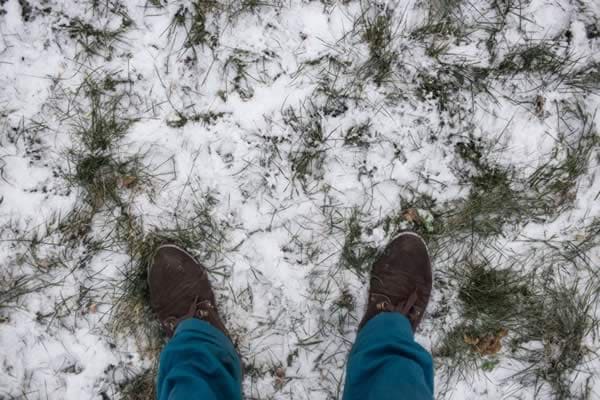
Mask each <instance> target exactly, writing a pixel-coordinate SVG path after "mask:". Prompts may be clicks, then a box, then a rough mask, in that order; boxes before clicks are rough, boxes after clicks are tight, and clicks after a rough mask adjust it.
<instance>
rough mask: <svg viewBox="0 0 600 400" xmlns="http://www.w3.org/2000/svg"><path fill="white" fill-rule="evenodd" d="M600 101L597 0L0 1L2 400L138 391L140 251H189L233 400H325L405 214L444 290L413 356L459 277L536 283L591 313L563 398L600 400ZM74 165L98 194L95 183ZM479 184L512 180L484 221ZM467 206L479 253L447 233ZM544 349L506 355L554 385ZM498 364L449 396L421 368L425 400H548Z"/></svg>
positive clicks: (504, 362) (457, 310) (545, 343)
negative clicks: (484, 273)
mask: <svg viewBox="0 0 600 400" xmlns="http://www.w3.org/2000/svg"><path fill="white" fill-rule="evenodd" d="M516 3H518V4H516ZM524 49H525V50H524ZM515 54H517V55H516V56H515ZM599 95H600V3H598V2H597V1H596V0H578V1H561V0H525V1H520V2H516V1H511V0H503V1H482V0H477V1H471V2H469V1H464V2H461V1H458V0H457V1H449V2H446V1H437V0H435V1H434V0H431V1H425V0H424V1H416V0H412V1H398V2H393V1H380V2H376V1H371V2H368V1H362V2H361V1H337V2H336V1H300V0H282V1H276V0H267V1H264V2H263V1H232V2H225V1H219V2H211V1H199V0H198V1H192V0H185V1H184V0H177V1H175V0H173V1H172V0H167V1H161V0H156V1H150V0H147V1H144V0H139V1H138V0H114V1H111V0H84V1H76V0H71V1H60V0H38V1H27V0H0V237H1V240H0V290H1V291H2V293H0V349H1V351H0V360H1V369H0V399H17V398H18V399H21V398H22V399H38V398H39V399H42V398H43V399H113V398H115V399H116V398H122V397H128V396H129V398H136V397H133V395H132V394H131V393H130V392H131V387H132V382H133V383H139V380H136V377H138V376H146V377H150V382H151V377H152V375H151V374H152V370H153V369H152V368H153V367H154V365H155V360H156V354H157V350H158V349H159V347H160V343H159V344H158V346H157V344H156V342H155V341H154V340H153V339H151V338H150V336H148V337H146V336H145V333H146V332H154V331H153V329H154V328H155V325H154V324H153V323H152V322H150V321H148V320H147V319H146V316H147V315H148V314H147V311H148V310H147V309H144V303H143V288H142V289H139V290H141V291H142V300H140V298H134V299H133V300H131V299H130V297H131V296H133V297H135V294H134V295H132V294H131V292H132V289H131V287H132V286H133V287H135V285H136V283H139V282H137V281H136V282H133V283H132V279H134V280H135V279H138V278H139V277H140V276H143V272H142V271H141V270H140V266H141V265H143V260H141V261H140V260H139V259H138V260H136V259H135V258H136V257H139V256H140V254H145V253H144V252H143V251H142V250H139V249H138V247H136V245H140V243H142V242H144V240H146V239H147V238H148V237H177V238H179V239H181V240H183V239H182V238H183V237H185V238H188V240H191V241H192V242H194V240H200V239H199V238H203V239H204V240H203V241H202V243H200V242H198V243H196V245H193V244H192V246H191V247H190V249H189V250H190V251H192V252H194V254H196V255H197V256H198V258H199V259H201V260H203V262H205V264H206V266H207V267H208V268H210V270H211V271H212V273H211V278H212V280H213V283H214V285H215V288H216V290H217V293H218V297H219V300H220V308H221V312H222V314H223V316H224V319H225V320H226V322H227V326H228V328H229V329H230V331H231V332H232V336H233V338H234V341H235V342H236V344H237V345H238V347H239V350H240V353H241V355H242V357H243V359H244V364H245V367H246V375H245V381H244V391H245V395H246V397H247V398H256V399H258V398H261V399H263V398H274V399H332V398H338V397H339V396H340V393H341V391H342V390H343V379H344V367H345V361H346V357H347V354H348V351H349V349H350V347H351V345H352V343H353V339H354V337H355V332H356V326H357V324H358V321H359V320H360V318H361V315H362V311H363V307H364V305H365V300H366V299H365V294H366V288H367V283H368V274H367V273H366V271H368V261H369V260H370V259H371V257H370V255H372V252H373V251H375V249H376V248H380V247H381V246H383V245H384V244H385V243H386V241H387V240H389V239H390V237H391V236H393V234H394V233H396V231H397V228H398V226H396V225H397V224H398V223H399V221H400V220H403V222H400V224H401V225H402V224H406V223H410V222H411V221H412V222H414V218H413V217H411V216H410V215H411V214H410V213H409V214H408V217H407V214H402V213H401V211H402V210H403V209H406V208H410V209H412V208H417V209H419V216H420V217H419V219H424V220H426V222H425V223H424V224H423V225H424V226H425V228H424V229H425V230H426V231H427V232H429V234H430V235H429V237H430V239H431V240H432V244H431V247H432V251H433V252H434V268H435V270H436V282H435V287H434V289H435V294H434V298H433V300H432V304H431V305H430V309H429V312H428V314H427V316H426V320H425V322H424V323H423V326H422V328H421V330H420V332H419V333H418V334H417V339H418V341H419V342H420V343H422V344H423V345H424V346H425V347H427V348H428V349H432V350H434V349H435V348H436V346H439V344H440V343H441V342H442V341H443V340H444V335H446V334H447V333H448V330H449V328H448V327H449V326H455V325H458V321H459V320H460V319H461V318H462V317H461V315H462V314H461V312H462V306H461V303H460V301H459V300H458V299H457V291H458V290H459V287H460V286H461V283H460V282H458V283H457V281H456V275H455V273H456V268H457V264H456V263H457V260H462V258H461V257H463V256H464V255H465V254H466V253H468V256H469V259H472V258H475V259H478V260H483V259H485V260H487V261H486V262H488V263H490V265H493V268H497V269H503V268H507V267H509V268H511V269H513V270H515V271H518V272H519V273H524V274H534V275H535V274H537V273H538V270H539V271H542V270H543V271H544V272H545V273H546V272H548V271H549V270H552V271H554V272H552V273H551V275H549V276H550V277H549V278H547V280H549V281H552V282H554V281H557V282H562V283H564V282H566V283H565V284H566V285H567V286H569V285H571V286H572V287H575V288H577V290H580V292H581V293H584V292H585V295H586V296H588V295H589V296H588V297H586V299H588V300H589V303H590V307H589V308H587V309H579V310H578V311H579V312H581V313H585V314H586V315H588V316H589V318H588V319H586V322H585V323H583V325H585V327H582V332H583V334H582V335H581V337H580V339H581V346H580V347H577V346H579V343H577V344H575V346H576V347H577V350H576V351H575V352H576V353H578V354H580V355H581V358H578V359H577V362H576V365H574V366H572V367H571V368H567V372H566V374H565V375H561V379H563V380H564V381H565V382H567V384H568V387H569V388H570V389H571V392H570V393H568V394H565V393H563V394H562V395H563V396H565V397H569V396H581V398H590V399H598V398H600V382H599V379H598V371H600V362H598V360H597V355H595V353H597V352H598V351H600V341H599V339H598V333H599V332H598V329H597V328H598V325H597V323H596V322H595V321H596V319H600V314H599V313H598V310H597V296H598V292H599V288H600V277H599V276H598V267H599V266H600V243H599V241H600V240H599V239H600V238H598V235H599V234H600V222H599V221H600V220H599V218H600V170H599V165H600V158H599V157H600V153H599V152H598V148H599V144H600V140H599V136H598V131H597V124H598V123H600V116H599V114H598V113H597V112H596V111H597V110H598V108H599V107H600V97H599ZM98 120H103V121H104V120H109V122H112V123H114V124H113V125H110V126H101V127H100V128H98ZM94 124H95V125H94ZM119 124H121V126H122V129H121V128H115V126H117V125H119ZM96 128H98V129H113V130H115V132H122V135H120V134H118V135H115V136H114V137H111V138H110V143H108V144H104V145H102V144H101V145H97V143H96V144H94V143H92V144H90V142H89V140H88V139H86V135H89V134H90V132H92V131H94V129H96ZM119 129H121V130H119ZM100 136H102V135H101V134H100ZM465 149H466V150H465ZM90 156H94V157H101V159H102V160H110V161H107V164H104V167H102V168H107V169H110V168H113V169H115V168H116V169H117V170H118V174H117V175H118V176H117V177H116V178H115V179H116V180H114V181H113V180H111V179H112V178H107V180H106V181H103V180H102V179H101V178H98V176H99V175H98V172H97V171H93V172H92V175H93V177H92V178H90V179H87V178H86V177H85V176H84V175H85V171H83V167H82V166H81V165H82V160H83V161H86V160H88V159H89V157H90ZM86 157H88V158H86ZM102 157H109V158H102ZM95 160H98V158H96V159H95ZM481 171H484V172H486V173H487V175H485V174H484V172H481ZM498 171H503V172H502V173H499V172H498ZM507 171H508V172H507ZM107 173H110V171H109V172H107ZM490 173H491V176H492V177H497V176H510V184H509V185H508V186H506V187H507V188H508V187H510V193H511V195H510V196H507V197H506V199H505V201H501V202H499V204H498V205H497V207H498V213H499V214H500V215H501V217H500V218H497V217H498V215H496V213H495V210H494V209H492V210H490V209H487V208H486V204H489V203H486V201H487V200H486V199H488V197H485V194H486V193H485V192H486V191H488V192H490V193H491V192H494V191H495V190H496V191H497V190H498V189H497V188H498V185H501V184H503V183H502V182H504V181H503V180H502V179H503V178H502V179H499V180H498V179H491V178H490ZM94 174H96V175H94ZM482 174H483V175H482ZM100 175H102V173H101V174H100ZM86 176H87V175H86ZM481 176H484V177H486V179H488V178H489V179H491V181H485V182H483V183H481V179H480V180H477V177H481ZM474 177H475V178H474ZM86 179H87V180H86ZM482 179H483V178H482ZM82 182H83V183H82ZM86 182H87V184H90V182H92V185H91V186H86ZM489 182H492V183H489ZM498 182H501V183H500V184H499V183H498ZM111 185H112V186H111ZM478 185H479V186H478ZM486 185H488V186H486ZM489 185H491V186H489ZM113 186H115V187H116V189H114V191H111V190H112V189H111V187H113ZM477 190H481V191H482V193H483V194H482V195H481V196H483V197H476V198H483V199H484V203H486V204H483V205H481V204H479V205H478V206H477V208H476V209H477V210H478V211H477V213H476V214H473V215H471V214H469V218H471V217H472V218H471V219H472V221H471V222H472V223H473V224H474V225H477V227H482V226H487V225H486V221H491V222H490V225H491V227H487V228H486V229H485V232H480V231H479V230H478V229H476V228H473V229H470V228H469V229H466V228H465V229H463V228H464V227H462V228H461V227H457V226H454V225H456V224H458V223H459V222H461V221H462V219H461V216H464V212H463V211H461V210H462V208H461V207H463V206H464V204H465V203H464V201H466V200H465V199H471V200H472V199H473V196H474V193H475V194H477V193H476V191H477ZM513 191H514V193H513ZM98 193H100V195H98ZM107 193H108V194H107ZM494 193H495V192H494ZM477 195H478V194H477ZM98 196H100V197H101V198H98ZM478 196H479V195H478ZM515 199H516V200H515ZM471 200H469V201H471ZM509 201H515V203H514V205H513V204H512V203H511V205H510V206H509V205H507V204H506V203H507V202H509ZM538 203H543V205H539V204H538ZM426 204H429V207H428V206H426ZM468 204H470V205H471V206H473V203H472V202H471V203H468ZM493 206H494V207H496V205H493ZM473 207H475V206H473ZM473 209H474V208H469V209H468V212H473V213H474V211H473ZM82 215H83V216H82ZM86 216H87V217H86ZM399 217H401V218H400V220H399V219H398V218H399ZM491 217H493V220H490V218H491ZM86 218H87V219H86ZM429 218H431V219H429ZM482 220H483V221H482ZM390 221H391V222H390ZM457 221H458V222H457ZM438 222H439V224H445V225H444V227H443V228H440V229H439V230H437V228H435V226H437V225H436V224H437V223H438ZM395 224H396V225H395ZM390 226H391V227H390ZM357 229H358V234H357V235H354V236H353V235H352V232H354V233H356V231H357ZM494 229H495V230H497V231H496V232H492V233H490V230H494ZM174 232H175V233H174ZM474 232H475V233H474ZM152 235H154V236H152ZM475 237H477V245H474V243H475V239H474V238H475ZM144 243H145V242H144ZM185 244H188V245H189V243H185ZM140 246H141V245H140ZM469 249H470V250H469ZM469 251H470V253H469ZM569 252H571V253H569ZM567 253H568V254H575V255H572V256H568V255H567ZM357 260H358V261H357ZM458 267H460V265H459V266H458ZM453 274H454V275H453ZM540 274H542V272H540ZM459 275H460V273H459ZM544 276H546V275H544ZM142 281H143V280H142ZM536 282H538V281H536ZM571 286H569V287H571ZM542 293H545V292H543V291H542ZM590 299H591V300H590ZM543 312H545V311H544V309H541V310H540V313H543ZM552 315H556V314H552ZM548 318H554V317H553V316H549V317H548ZM124 319H125V321H124ZM541 319H542V320H543V316H541ZM128 322H129V323H128ZM132 325H133V326H132ZM588 325H589V329H588V328H587V327H588ZM508 329H509V332H508V335H509V338H510V337H511V335H513V331H518V329H519V327H517V328H516V329H514V328H513V327H512V326H511V327H509V328H508ZM548 329H549V328H548ZM552 332H554V331H552ZM516 333H518V332H516ZM516 333H515V334H516ZM152 334H153V333H148V335H152ZM575 336H576V335H575ZM542 337H543V340H534V339H533V338H532V339H531V340H530V341H526V342H525V343H520V344H521V348H522V349H523V348H524V349H535V348H540V346H541V348H542V350H541V354H544V356H543V357H542V360H541V361H540V363H541V364H544V362H546V363H548V362H550V363H552V362H558V363H559V364H560V362H561V360H562V361H564V363H565V364H568V362H567V361H565V357H568V356H567V355H565V354H562V353H560V354H558V355H557V354H553V353H552V349H553V348H554V349H558V350H557V351H559V352H560V351H561V349H564V348H565V347H564V346H562V347H561V343H562V341H564V340H565V337H553V336H547V335H545V334H544V333H542ZM567 337H568V338H569V339H571V338H572V336H567ZM538 339H539V338H538ZM507 340H508V339H507ZM467 341H468V340H467V338H466V337H465V342H467ZM467 351H469V352H470V353H469V354H471V356H473V354H474V353H475V352H474V350H473V349H470V350H467ZM513 353H514V352H513ZM513 353H511V350H509V349H508V346H503V348H502V350H500V352H498V353H497V354H496V353H495V352H494V354H486V355H481V358H482V360H483V361H481V362H479V361H477V362H476V364H475V367H474V368H473V369H472V370H467V369H465V370H464V371H463V370H460V371H454V372H456V373H455V374H454V375H452V376H451V378H450V380H448V379H449V378H448V376H449V375H448V368H445V366H446V367H448V366H450V368H458V367H456V366H453V365H454V364H452V363H451V361H449V360H446V358H447V357H445V355H447V354H445V355H444V354H442V353H439V352H436V351H434V355H436V365H437V370H436V371H437V373H436V379H437V382H436V385H437V390H438V397H439V398H457V399H463V398H464V399H470V398H473V399H474V398H489V399H504V398H523V399H528V398H534V397H536V396H538V397H539V398H553V397H560V395H559V394H557V390H556V387H555V386H552V385H551V384H548V383H546V382H545V381H544V379H539V380H538V381H535V380H534V381H532V380H529V379H528V378H524V376H523V375H522V374H518V373H519V372H520V371H521V372H522V371H527V370H528V368H529V367H530V366H531V365H532V363H534V360H533V359H532V358H529V359H528V358H526V356H525V358H523V357H521V356H520V355H519V356H518V357H517V356H516V355H515V354H513ZM526 354H529V353H526ZM532 354H533V353H532ZM536 354H537V353H536ZM474 357H475V358H477V357H478V355H477V354H475V355H474ZM549 360H550V361H549ZM557 360H558V361H557ZM461 365H462V364H461ZM462 367H465V366H464V365H462ZM462 367H461V368H462ZM465 368H466V367H465ZM537 377H538V378H539V376H537ZM146 383H147V381H146ZM142 386H143V384H142ZM146 386H147V385H146ZM136 390H138V396H142V397H137V398H143V396H144V394H143V393H146V392H144V391H143V389H136ZM123 393H126V394H123ZM585 396H587V397H585ZM578 398H579V397H578Z"/></svg>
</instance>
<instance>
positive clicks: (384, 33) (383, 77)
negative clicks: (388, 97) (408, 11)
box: [359, 6, 398, 86]
mask: <svg viewBox="0 0 600 400" xmlns="http://www.w3.org/2000/svg"><path fill="white" fill-rule="evenodd" d="M359 24H360V25H359V26H360V32H361V36H362V40H363V41H365V42H366V43H367V45H368V47H369V59H368V60H367V62H366V64H365V65H364V66H363V67H362V68H361V69H362V74H364V76H365V78H368V79H372V80H373V82H375V84H376V85H378V86H381V85H382V84H384V83H385V82H387V81H389V80H390V78H391V76H392V75H393V73H394V63H395V62H397V60H398V52H397V51H396V50H395V49H394V46H393V40H392V38H393V35H394V27H393V25H392V24H393V18H392V15H391V13H390V12H389V11H387V10H386V11H381V10H379V8H378V7H377V6H373V7H372V8H370V9H368V10H366V11H365V12H364V14H363V17H362V19H361V20H360V22H359Z"/></svg>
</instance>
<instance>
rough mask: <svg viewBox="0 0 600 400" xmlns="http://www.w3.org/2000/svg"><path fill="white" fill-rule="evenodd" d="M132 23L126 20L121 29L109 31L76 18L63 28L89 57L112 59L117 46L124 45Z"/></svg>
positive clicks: (106, 28)
mask: <svg viewBox="0 0 600 400" xmlns="http://www.w3.org/2000/svg"><path fill="white" fill-rule="evenodd" d="M131 23H132V22H131V20H129V19H125V18H124V19H123V22H122V25H121V26H120V27H119V28H117V29H109V28H108V27H96V26H94V25H92V24H90V23H88V22H85V21H83V20H81V19H79V18H74V19H72V20H71V21H70V22H69V23H68V24H65V25H62V26H61V27H62V29H64V30H65V31H66V32H67V34H68V35H69V37H71V38H72V39H74V40H76V41H77V43H79V45H80V46H81V47H82V48H83V51H84V53H85V54H86V55H87V56H88V57H89V56H100V57H104V58H106V59H111V58H112V55H113V52H114V50H115V46H116V45H118V44H123V43H124V34H125V32H126V31H127V29H128V28H129V27H130V25H131Z"/></svg>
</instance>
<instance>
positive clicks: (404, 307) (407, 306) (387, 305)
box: [376, 290, 421, 322]
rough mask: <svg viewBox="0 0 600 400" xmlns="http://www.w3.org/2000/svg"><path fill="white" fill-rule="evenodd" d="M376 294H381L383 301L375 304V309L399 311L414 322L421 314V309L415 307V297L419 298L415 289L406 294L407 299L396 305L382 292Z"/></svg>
mask: <svg viewBox="0 0 600 400" xmlns="http://www.w3.org/2000/svg"><path fill="white" fill-rule="evenodd" d="M377 295H378V296H382V297H384V298H385V300H384V301H381V302H379V303H377V304H376V308H377V311H383V312H394V311H395V312H399V313H400V314H402V315H405V316H406V317H407V318H408V319H410V320H411V322H415V321H416V320H417V319H418V318H419V317H420V316H421V310H419V309H418V308H417V307H415V304H416V302H417V299H418V298H419V294H418V293H417V291H416V290H415V291H414V292H412V293H411V294H410V296H408V299H407V300H406V301H405V302H404V303H400V304H398V305H397V306H394V305H393V304H392V301H391V300H390V298H389V297H387V296H386V295H384V294H377Z"/></svg>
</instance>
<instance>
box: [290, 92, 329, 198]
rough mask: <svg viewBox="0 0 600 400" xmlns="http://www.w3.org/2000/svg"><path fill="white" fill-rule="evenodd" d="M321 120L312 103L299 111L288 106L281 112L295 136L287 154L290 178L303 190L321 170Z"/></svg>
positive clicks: (323, 146) (317, 177)
mask: <svg viewBox="0 0 600 400" xmlns="http://www.w3.org/2000/svg"><path fill="white" fill-rule="evenodd" d="M322 120H323V116H322V114H321V112H320V110H319V108H317V107H316V106H315V105H313V104H312V103H311V104H309V105H307V106H304V107H302V108H301V109H300V110H299V111H297V110H295V109H294V108H288V109H287V110H286V111H285V112H284V114H283V122H284V123H285V125H286V126H287V127H288V128H289V129H290V131H291V132H292V133H293V136H294V137H295V138H297V139H296V143H295V144H293V148H292V151H291V153H290V155H289V161H290V165H291V169H292V174H293V175H292V180H293V181H299V182H300V183H301V185H302V187H303V188H304V189H305V190H306V189H307V188H308V186H309V184H310V181H311V180H315V179H316V180H318V179H320V172H321V171H322V165H323V161H324V152H325V142H326V135H325V132H324V131H323V124H322Z"/></svg>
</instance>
